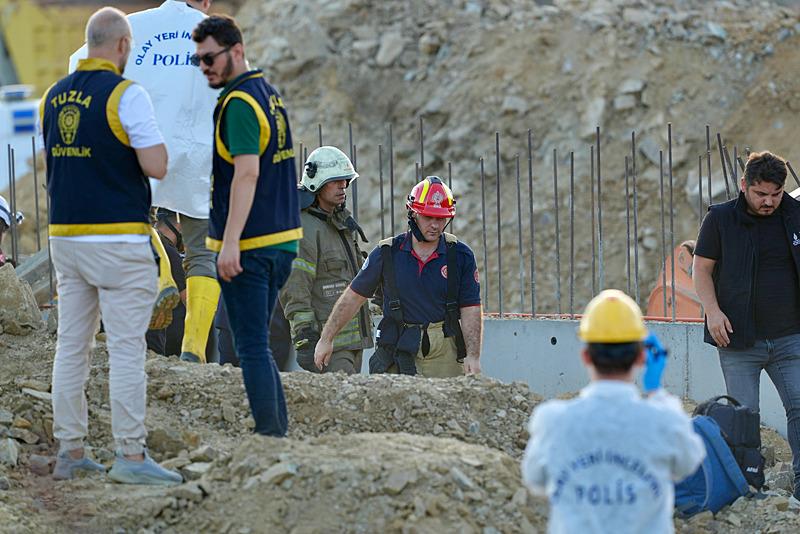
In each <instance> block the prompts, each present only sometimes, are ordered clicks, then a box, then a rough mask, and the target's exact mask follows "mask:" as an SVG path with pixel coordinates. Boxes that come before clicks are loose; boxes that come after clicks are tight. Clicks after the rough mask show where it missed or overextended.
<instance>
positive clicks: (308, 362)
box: [292, 328, 320, 373]
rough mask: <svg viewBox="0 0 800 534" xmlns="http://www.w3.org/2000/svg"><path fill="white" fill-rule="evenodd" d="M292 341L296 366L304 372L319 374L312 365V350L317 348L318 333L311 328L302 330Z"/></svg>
mask: <svg viewBox="0 0 800 534" xmlns="http://www.w3.org/2000/svg"><path fill="white" fill-rule="evenodd" d="M292 341H293V342H294V350H295V352H296V353H297V365H299V366H300V367H302V368H303V369H305V370H306V371H311V372H312V373H319V372H320V370H319V369H317V366H316V365H314V349H316V348H317V341H319V332H317V331H316V330H313V329H311V328H303V329H302V330H300V331H299V332H298V333H297V336H295V338H294V339H293V340H292Z"/></svg>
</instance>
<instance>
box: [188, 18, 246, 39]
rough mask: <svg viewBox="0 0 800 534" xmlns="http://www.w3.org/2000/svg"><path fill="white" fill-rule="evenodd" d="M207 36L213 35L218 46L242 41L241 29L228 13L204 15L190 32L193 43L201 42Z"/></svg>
mask: <svg viewBox="0 0 800 534" xmlns="http://www.w3.org/2000/svg"><path fill="white" fill-rule="evenodd" d="M208 37H213V38H214V40H215V41H216V42H217V43H219V45H220V46H233V45H235V44H239V43H244V39H243V38H242V30H241V29H240V28H239V25H238V24H236V21H235V20H234V19H233V17H229V16H228V15H211V16H210V17H206V18H205V19H203V21H202V22H201V23H200V24H198V25H197V27H196V28H195V29H194V31H193V32H192V39H193V40H194V42H195V43H202V42H203V41H205V40H206V38H208Z"/></svg>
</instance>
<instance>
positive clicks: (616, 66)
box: [238, 0, 800, 312]
mask: <svg viewBox="0 0 800 534" xmlns="http://www.w3.org/2000/svg"><path fill="white" fill-rule="evenodd" d="M780 4H786V2H782V3H778V2H755V3H754V2H750V1H745V0H732V1H721V0H715V1H705V0H686V1H681V2H674V1H665V0H661V1H656V2H643V1H640V0H599V1H598V0H554V1H547V2H532V1H529V0H452V1H447V2H444V1H432V0H415V1H411V2H381V1H378V0H336V1H328V0H287V1H285V2H263V1H260V0H251V1H249V2H247V3H245V4H244V6H243V7H242V9H241V11H240V12H239V15H238V20H240V21H241V23H242V24H243V26H244V31H245V37H246V40H247V51H248V56H249V58H250V60H251V61H252V62H253V64H254V65H257V66H258V67H261V68H264V69H265V72H266V74H267V77H268V78H269V79H270V81H271V82H273V83H274V84H276V86H277V87H278V88H279V89H280V91H281V92H282V94H283V96H284V99H285V101H286V102H287V105H288V106H289V111H290V114H291V119H292V130H293V135H294V140H295V144H296V145H298V146H299V143H300V142H302V143H304V146H305V147H306V148H308V149H309V151H310V150H311V149H313V148H315V147H316V146H317V144H318V142H319V141H318V130H317V126H318V124H322V126H323V141H324V142H325V143H333V144H337V145H339V146H341V147H343V148H344V149H345V151H346V152H347V151H348V149H349V143H350V139H349V135H348V123H352V127H353V142H354V143H355V144H356V145H357V159H358V171H359V173H360V174H361V178H360V179H359V182H358V195H359V202H358V207H359V217H358V219H359V221H360V222H361V224H362V225H363V226H364V227H365V229H366V231H367V235H368V236H369V237H370V239H371V240H372V243H373V244H374V243H376V242H377V241H378V240H379V239H380V237H381V224H380V220H381V218H380V215H381V212H380V209H381V202H380V190H379V185H378V176H379V168H378V144H381V145H382V147H383V162H384V167H383V175H384V179H385V180H386V181H387V183H386V184H385V185H384V188H385V191H384V195H388V193H389V190H388V175H389V165H388V158H389V138H388V126H387V125H388V124H389V123H393V125H394V129H393V134H394V138H393V142H394V145H393V149H394V156H395V162H394V171H395V199H394V208H395V210H396V213H395V217H396V222H395V228H394V230H395V231H400V230H401V229H402V228H404V227H405V219H404V213H403V212H402V202H403V201H404V199H405V195H406V194H407V192H408V190H409V189H410V188H411V186H412V185H413V184H414V183H415V179H414V170H415V162H420V161H421V159H422V158H421V156H420V148H419V122H418V119H417V117H418V116H422V117H423V118H424V122H425V140H424V141H425V154H424V165H425V170H424V172H425V173H426V174H438V175H441V176H443V177H445V178H447V176H448V167H447V163H448V162H452V180H453V187H454V190H455V193H456V196H457V199H458V204H457V208H458V216H457V217H456V220H455V222H454V226H453V231H454V232H455V233H456V234H457V235H458V236H459V237H460V238H462V239H463V240H464V241H465V242H466V243H468V244H469V245H470V246H472V247H473V249H474V250H475V252H476V255H477V256H478V257H479V258H480V257H481V256H482V255H483V250H482V242H483V237H482V235H481V230H482V226H481V219H480V216H481V181H480V165H479V158H480V157H484V158H485V159H486V165H485V168H486V191H487V194H486V195H487V208H486V216H487V225H488V230H487V231H488V232H489V235H490V239H489V240H488V248H489V257H490V258H493V257H496V255H497V254H498V253H499V252H502V253H503V254H504V255H505V256H506V257H511V258H514V257H517V256H518V253H517V248H516V247H517V242H516V239H514V236H516V232H517V215H516V209H515V208H516V203H517V201H516V187H515V172H516V170H515V169H516V162H515V159H514V156H515V154H519V155H520V158H521V161H520V167H521V173H522V192H523V195H525V196H527V170H528V164H527V163H528V162H527V146H528V145H527V143H528V140H527V132H528V130H529V129H530V130H531V131H532V141H533V162H532V168H533V172H534V179H533V185H534V206H533V210H534V222H535V228H536V250H537V252H538V254H539V255H540V256H541V258H550V259H549V260H543V259H541V258H540V259H538V260H537V273H536V274H537V278H536V286H537V304H538V307H539V309H540V310H542V311H545V312H554V311H555V310H556V302H555V282H556V279H555V278H556V272H555V269H553V268H551V264H552V262H554V260H553V258H554V257H555V245H556V244H555V226H556V222H555V210H554V207H553V178H552V169H553V157H554V156H553V150H554V149H557V150H558V157H557V162H558V165H559V203H560V207H561V215H560V217H561V232H562V235H561V246H562V250H561V254H562V262H563V261H564V255H565V254H566V252H567V249H566V246H565V243H567V242H568V240H569V224H567V221H566V217H568V215H567V214H568V213H569V157H570V154H569V152H570V151H574V153H575V188H576V191H577V192H578V193H577V197H578V198H577V199H576V204H575V207H576V214H577V220H576V223H575V236H576V239H575V247H576V251H575V258H576V264H575V278H574V279H575V280H587V279H590V276H591V257H592V255H591V242H592V240H591V239H589V238H588V236H590V235H591V228H590V221H591V219H590V218H589V216H588V213H589V210H590V192H589V183H590V182H589V180H590V177H589V173H590V162H589V156H590V152H589V145H591V144H592V143H593V140H594V139H593V136H594V133H595V127H596V126H600V127H601V129H602V132H603V137H602V154H603V158H602V171H603V172H602V176H603V196H604V198H603V213H604V218H603V232H604V238H605V258H604V259H605V262H606V268H605V273H606V281H607V284H608V285H609V286H610V287H625V285H626V279H625V276H626V274H625V273H626V269H625V263H624V261H625V249H626V247H627V242H626V238H625V236H626V221H625V218H624V216H623V215H622V214H624V213H625V203H624V201H625V193H624V187H625V186H624V160H623V158H624V157H625V156H626V155H628V156H630V155H631V147H630V140H631V132H632V131H633V130H635V131H636V135H637V150H636V156H637V162H636V169H637V178H638V180H637V188H638V209H639V228H638V230H639V233H638V238H639V245H640V250H639V252H640V254H639V273H640V278H641V285H642V287H643V288H644V289H643V293H644V295H645V297H646V295H647V293H648V292H649V290H650V288H652V287H653V285H654V284H655V282H656V277H657V276H658V272H659V268H660V267H661V265H660V263H661V226H660V222H659V221H660V202H659V190H660V183H659V181H660V176H659V149H662V150H663V151H664V166H665V173H666V170H667V163H668V153H667V148H668V147H667V138H666V135H667V123H672V125H673V143H672V147H673V153H672V160H673V180H674V183H673V189H674V198H675V218H674V226H675V243H676V244H678V243H680V242H681V241H683V240H685V239H694V238H695V237H696V235H697V229H698V224H699V221H700V217H701V213H700V211H698V210H699V207H698V204H699V203H698V200H697V194H698V175H697V173H698V156H699V155H701V154H702V155H703V156H705V154H706V135H705V125H706V124H709V125H710V126H711V138H712V139H711V141H712V145H711V148H712V153H711V156H712V160H713V161H712V171H713V174H714V177H713V180H712V189H713V192H714V195H715V199H716V200H717V201H719V200H722V199H724V198H725V187H724V185H723V181H722V174H721V167H720V164H719V156H718V153H717V151H716V139H715V135H716V132H717V131H719V132H721V133H722V135H723V138H724V142H725V143H726V144H727V145H728V147H729V149H730V151H731V156H732V151H733V147H734V145H737V146H738V148H739V153H740V154H741V153H743V152H744V149H745V147H746V146H749V147H752V148H753V149H764V148H770V149H772V150H773V151H775V152H777V153H781V154H785V155H786V156H787V157H788V158H789V159H790V160H791V159H796V158H797V156H795V155H794V154H793V151H794V150H795V147H794V145H793V144H792V141H791V140H792V139H794V138H795V137H796V135H798V134H800V126H798V124H797V123H796V121H789V120H786V119H785V116H786V114H787V113H793V112H794V111H796V109H797V105H798V104H797V99H796V98H795V97H794V96H793V95H795V94H797V93H798V92H800V79H798V78H797V77H796V76H792V74H791V73H792V72H794V71H795V70H793V69H795V68H796V67H797V68H800V52H798V50H800V47H798V46H797V45H798V42H800V37H798V33H799V32H800V17H799V16H798V9H797V7H796V6H794V7H792V6H785V5H780ZM264 21H270V22H269V23H265V22H264ZM495 132H499V133H500V139H501V145H500V151H501V154H502V162H501V182H502V183H503V184H505V186H504V187H503V188H501V197H502V198H501V206H502V207H501V210H502V212H503V215H502V221H501V230H502V231H503V233H504V234H505V235H506V236H508V237H507V238H506V239H503V244H502V250H501V251H498V248H497V244H496V241H495V240H494V239H491V236H494V235H495V232H496V228H495V222H494V221H495V220H496V219H495V213H496V212H495V210H496V206H497V201H496V200H495V196H494V189H493V188H494V184H495V179H496V178H495V175H496V171H495V162H494V158H495ZM706 172H707V171H705V163H704V171H703V176H705V174H706ZM664 187H665V191H666V193H667V199H668V195H669V176H668V175H667V176H665V186H664ZM703 190H704V198H706V197H707V183H705V179H704V184H703ZM631 202H632V200H631ZM668 203H669V201H668V200H667V206H668ZM389 205H390V199H388V198H386V197H385V199H384V211H383V214H384V217H385V221H384V224H385V226H386V228H387V230H386V232H387V233H391V229H389V226H390V222H389V212H390V207H389ZM522 205H523V224H522V227H523V228H528V227H529V226H528V216H527V202H526V201H525V200H523V202H522ZM631 209H632V208H631ZM667 222H669V221H667ZM523 246H524V248H525V249H526V250H529V241H528V236H527V232H526V235H525V236H524V239H523ZM667 246H669V240H668V237H667ZM528 256H529V253H527V252H526V254H525V258H526V259H528ZM489 263H490V265H489V272H488V273H482V276H483V280H485V281H487V283H489V284H491V285H492V288H496V287H497V285H496V280H497V268H498V267H497V262H494V261H490V262H489ZM524 264H525V265H528V263H527V261H526V262H525V263H524ZM479 265H481V266H482V264H481V262H480V261H479ZM503 266H504V269H505V275H504V278H505V280H506V284H505V291H504V302H505V304H506V311H509V310H513V311H528V309H526V308H525V307H523V306H521V303H522V301H521V294H520V292H519V291H518V286H517V285H516V284H514V283H509V281H511V280H516V279H517V277H518V269H517V264H516V263H514V262H513V261H511V262H503ZM562 277H563V278H562V280H561V282H562V285H564V286H565V285H566V284H567V277H566V274H565V273H562ZM529 279H530V273H528V280H529ZM590 286H591V284H587V283H582V284H580V283H579V284H577V285H576V287H575V299H576V302H587V301H588V300H589V298H590ZM492 291H493V290H492ZM492 291H490V293H489V295H490V299H491V301H492V302H491V303H490V305H491V306H496V302H497V301H496V300H495V299H496V296H495V295H494V294H493V292H492ZM562 298H563V300H562V306H564V307H565V306H566V305H567V297H566V292H562ZM494 311H496V310H494Z"/></svg>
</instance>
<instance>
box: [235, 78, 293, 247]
mask: <svg viewBox="0 0 800 534" xmlns="http://www.w3.org/2000/svg"><path fill="white" fill-rule="evenodd" d="M225 92H227V88H226V91H225ZM260 135H261V129H260V127H259V124H258V118H257V117H256V112H255V111H253V108H252V107H250V105H249V104H248V103H247V102H245V101H244V100H242V99H240V98H233V99H231V101H230V102H228V105H227V106H226V107H225V130H224V133H223V138H222V141H223V143H225V148H227V149H228V152H230V154H231V156H234V157H235V156H241V155H245V154H256V155H258V152H259V151H258V148H259V147H258V141H259V138H260ZM266 248H274V249H277V250H285V251H287V252H293V253H295V254H297V252H298V250H299V249H300V242H299V241H298V240H294V241H287V242H286V243H279V244H277V245H272V246H269V247H266Z"/></svg>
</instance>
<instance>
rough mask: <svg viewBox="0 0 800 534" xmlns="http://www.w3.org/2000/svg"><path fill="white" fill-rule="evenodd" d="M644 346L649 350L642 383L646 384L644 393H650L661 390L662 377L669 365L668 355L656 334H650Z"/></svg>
mask: <svg viewBox="0 0 800 534" xmlns="http://www.w3.org/2000/svg"><path fill="white" fill-rule="evenodd" d="M644 346H645V348H646V349H647V359H646V360H645V366H644V377H643V378H642V382H643V383H644V392H645V393H650V392H653V391H656V390H657V389H660V388H661V376H662V375H663V374H664V367H665V366H666V365H667V355H668V353H667V350H666V349H665V348H664V346H663V345H662V344H661V342H660V341H659V340H658V338H657V337H656V335H655V334H650V335H649V336H647V338H645V340H644Z"/></svg>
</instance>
